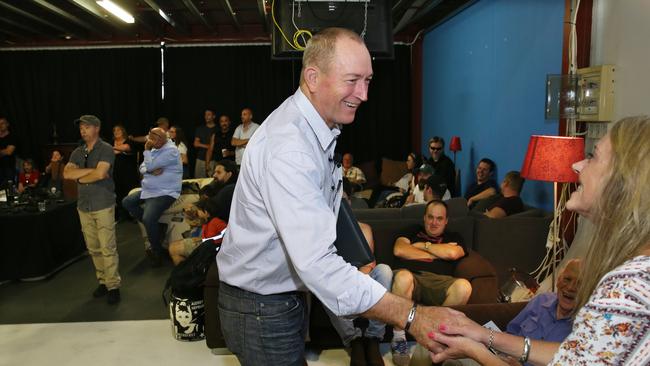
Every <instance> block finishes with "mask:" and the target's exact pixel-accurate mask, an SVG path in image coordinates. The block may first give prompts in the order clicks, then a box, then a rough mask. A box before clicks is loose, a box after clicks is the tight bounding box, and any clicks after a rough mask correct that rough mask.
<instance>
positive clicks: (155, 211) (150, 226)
mask: <svg viewBox="0 0 650 366" xmlns="http://www.w3.org/2000/svg"><path fill="white" fill-rule="evenodd" d="M140 193H141V191H138V192H136V193H132V194H130V195H128V196H126V197H124V199H123V200H122V207H124V208H125V209H126V210H127V211H129V213H130V214H131V216H133V217H134V218H135V219H136V220H138V221H140V222H141V223H142V225H144V228H145V230H146V231H147V237H148V238H149V243H151V249H152V250H153V251H155V252H156V253H158V254H160V253H163V252H164V249H163V247H162V240H163V236H162V233H161V232H160V224H158V220H160V216H162V214H163V212H165V210H166V209H168V208H169V206H171V205H172V204H173V203H174V201H176V198H174V197H172V196H159V197H152V198H147V199H144V200H143V199H141V198H140Z"/></svg>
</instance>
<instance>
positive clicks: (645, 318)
mask: <svg viewBox="0 0 650 366" xmlns="http://www.w3.org/2000/svg"><path fill="white" fill-rule="evenodd" d="M648 156H650V118H648V117H647V116H642V117H630V118H624V119H622V120H620V121H619V122H617V123H616V124H615V125H614V126H613V127H612V129H611V131H610V132H609V133H608V134H607V135H606V136H605V137H603V138H602V139H601V140H600V141H599V142H598V144H597V145H596V147H595V149H594V153H593V154H590V155H589V156H588V157H587V159H585V160H583V161H580V162H577V163H575V164H574V165H573V168H574V169H575V170H576V171H577V172H578V173H579V174H580V186H579V187H578V189H577V190H576V191H575V192H573V193H572V194H571V198H570V199H569V201H568V202H567V208H568V209H570V210H572V211H575V212H578V213H579V214H581V215H583V216H585V217H586V218H588V219H589V220H590V221H592V222H593V223H594V226H595V229H594V232H593V234H592V237H591V238H590V243H589V250H588V252H587V256H586V258H585V261H584V267H583V271H582V274H583V276H582V278H581V286H580V289H579V290H578V299H577V301H578V306H577V309H579V310H578V312H577V315H576V317H575V321H574V325H573V329H572V332H571V334H569V336H568V337H567V338H566V339H565V340H564V342H562V343H561V344H560V343H552V342H544V341H532V342H531V341H530V340H529V339H527V338H521V337H516V336H512V335H508V334H505V333H495V332H493V331H490V330H488V329H486V328H483V327H481V326H480V325H478V324H476V323H474V322H472V321H470V320H466V321H465V324H464V325H461V326H452V325H446V324H441V325H440V326H439V329H438V330H436V331H437V332H435V333H433V334H432V338H433V339H435V340H436V341H438V342H440V343H443V344H446V345H447V346H448V347H449V348H447V349H446V350H445V351H443V352H441V353H438V354H436V355H432V359H433V361H435V362H440V361H442V360H445V359H448V358H459V357H471V358H473V359H475V360H476V361H478V362H480V363H482V364H485V365H502V364H503V365H505V364H506V363H505V362H504V361H503V360H502V359H500V358H499V357H498V356H495V355H494V354H492V353H490V352H489V351H488V348H490V349H496V350H498V351H500V352H502V353H505V354H508V355H511V356H514V357H515V358H518V359H519V361H520V362H528V363H530V364H533V365H546V364H551V365H577V364H581V365H595V364H607V365H649V364H650V352H648V350H649V349H650V163H649V162H648ZM454 335H459V336H462V337H457V336H454ZM484 345H485V346H487V347H488V348H486V347H485V346H484Z"/></svg>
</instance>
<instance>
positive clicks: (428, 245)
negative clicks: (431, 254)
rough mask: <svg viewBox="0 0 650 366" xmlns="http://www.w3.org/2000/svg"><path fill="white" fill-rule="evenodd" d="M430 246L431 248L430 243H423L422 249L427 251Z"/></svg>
mask: <svg viewBox="0 0 650 366" xmlns="http://www.w3.org/2000/svg"><path fill="white" fill-rule="evenodd" d="M430 246H431V243H429V242H426V243H424V249H425V250H429V247H430Z"/></svg>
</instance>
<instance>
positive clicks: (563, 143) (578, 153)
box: [521, 135, 585, 289]
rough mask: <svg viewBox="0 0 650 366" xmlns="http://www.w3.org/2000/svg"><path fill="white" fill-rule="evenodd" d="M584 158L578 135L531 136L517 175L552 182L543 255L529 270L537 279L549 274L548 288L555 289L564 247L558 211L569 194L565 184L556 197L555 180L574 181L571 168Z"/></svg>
mask: <svg viewBox="0 0 650 366" xmlns="http://www.w3.org/2000/svg"><path fill="white" fill-rule="evenodd" d="M584 157H585V140H584V139H582V138H578V137H564V136H539V135H533V136H531V137H530V142H529V143H528V151H527V152H526V157H525V159H524V164H523V165H522V167H521V176H522V177H523V178H526V179H530V180H541V181H546V182H553V204H554V209H553V221H552V222H551V225H550V228H549V232H548V238H547V241H546V257H545V258H544V260H543V261H542V263H541V264H540V266H539V267H538V268H537V269H536V270H535V271H533V273H534V274H536V276H535V277H536V278H537V281H538V282H541V281H542V280H544V279H545V278H547V277H549V276H550V277H551V281H552V282H551V289H555V270H556V268H557V264H558V263H559V262H560V261H561V260H562V258H564V255H565V254H566V251H567V250H568V248H567V246H566V243H564V241H563V240H562V238H561V237H560V227H561V221H562V214H563V212H564V210H565V208H566V201H567V200H568V196H569V189H568V185H566V184H565V185H564V186H563V187H562V192H561V193H560V198H559V199H558V198H557V193H558V189H557V184H558V183H575V182H577V181H578V174H576V172H574V171H573V168H572V167H571V166H572V165H573V163H575V162H578V161H581V160H582V159H584Z"/></svg>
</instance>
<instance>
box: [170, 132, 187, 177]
mask: <svg viewBox="0 0 650 366" xmlns="http://www.w3.org/2000/svg"><path fill="white" fill-rule="evenodd" d="M169 138H170V139H172V141H174V144H176V148H177V149H178V152H179V153H180V155H181V161H182V162H183V179H187V178H189V168H188V163H189V160H188V159H187V145H185V132H183V129H182V128H180V127H178V126H172V127H170V128H169Z"/></svg>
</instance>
